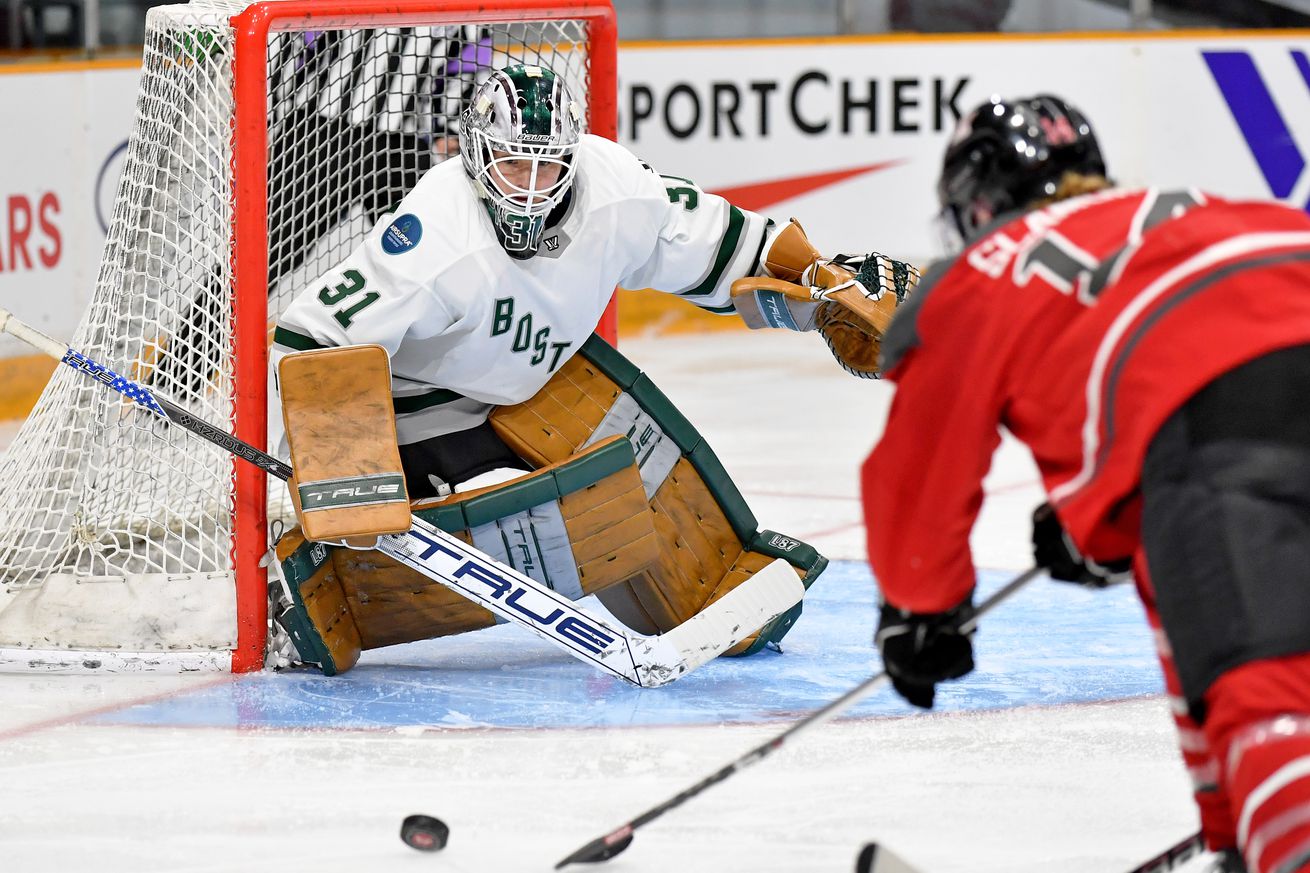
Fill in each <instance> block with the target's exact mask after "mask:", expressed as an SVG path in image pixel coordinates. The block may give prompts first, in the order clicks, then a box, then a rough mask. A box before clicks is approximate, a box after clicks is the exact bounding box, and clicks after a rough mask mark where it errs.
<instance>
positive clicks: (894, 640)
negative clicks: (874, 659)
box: [873, 598, 973, 709]
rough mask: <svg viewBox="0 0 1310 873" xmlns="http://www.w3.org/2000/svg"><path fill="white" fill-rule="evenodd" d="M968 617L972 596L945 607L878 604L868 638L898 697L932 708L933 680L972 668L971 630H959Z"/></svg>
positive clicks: (963, 673)
mask: <svg viewBox="0 0 1310 873" xmlns="http://www.w3.org/2000/svg"><path fill="white" fill-rule="evenodd" d="M972 617H973V601H972V598H967V599H965V600H964V601H963V602H961V603H960V604H959V605H958V606H956V607H955V608H953V609H950V610H947V611H946V612H909V611H907V610H904V609H897V608H896V607H894V606H892V605H891V604H889V603H885V602H884V603H883V605H882V612H881V613H880V615H879V617H878V631H877V633H876V634H875V635H874V638H873V641H874V643H875V644H876V645H877V646H878V651H879V652H880V653H881V654H882V663H883V667H884V668H885V669H886V670H887V675H888V676H890V677H891V680H892V686H893V687H894V688H895V689H896V691H897V693H899V694H900V695H901V697H904V698H905V699H906V700H908V701H909V702H910V703H912V704H914V705H915V706H919V707H922V708H924V709H932V699H933V694H934V693H935V691H936V686H937V683H938V682H942V681H944V680H946V679H959V678H960V677H961V676H964V675H967V674H968V673H969V672H971V671H972V670H973V644H972V643H970V642H969V633H971V631H969V632H965V631H961V630H960V626H961V625H962V624H964V623H965V622H966V621H968V620H969V619H970V618H972Z"/></svg>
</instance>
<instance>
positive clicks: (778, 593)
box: [0, 309, 805, 688]
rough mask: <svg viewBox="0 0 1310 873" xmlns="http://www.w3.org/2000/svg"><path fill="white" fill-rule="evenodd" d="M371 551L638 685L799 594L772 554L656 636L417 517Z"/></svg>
mask: <svg viewBox="0 0 1310 873" xmlns="http://www.w3.org/2000/svg"><path fill="white" fill-rule="evenodd" d="M0 333H8V334H10V335H12V336H15V337H17V338H18V339H20V340H22V341H23V342H26V343H28V344H29V345H31V346H32V347H34V348H36V349H38V350H40V351H41V352H44V353H45V354H47V355H50V356H51V357H53V358H57V359H58V360H59V361H61V362H62V363H65V364H67V365H68V366H70V367H72V368H73V369H74V370H76V371H78V372H79V373H82V374H84V375H87V376H89V377H91V378H92V379H95V380H96V381H97V382H100V383H101V384H102V385H104V386H105V387H107V388H109V389H111V390H113V391H117V392H118V393H119V394H122V395H123V396H124V397H127V398H128V399H130V400H132V401H134V402H135V403H136V404H138V405H139V406H142V407H144V408H145V409H148V410H149V411H151V412H153V413H154V414H155V415H158V416H160V417H161V418H163V419H164V420H166V421H167V422H168V423H169V424H171V425H175V426H177V427H181V428H183V429H185V430H187V431H190V432H191V433H193V434H195V435H196V436H199V437H201V438H202V439H205V440H207V441H209V442H211V443H213V444H214V445H216V446H218V447H219V448H221V449H223V450H224V451H226V452H229V453H231V454H233V455H235V456H237V457H238V458H241V459H243V460H245V461H248V462H249V463H251V464H254V465H255V466H257V467H259V468H260V469H261V470H264V471H265V472H266V473H269V474H271V475H273V476H276V477H277V478H279V479H281V480H282V481H284V482H285V481H287V480H288V479H290V478H291V473H292V470H291V467H290V466H288V465H287V464H284V463H283V462H282V461H279V460H278V459H277V458H275V457H273V456H272V455H269V454H267V453H266V452H263V451H260V450H259V449H257V448H255V447H254V446H252V445H250V444H249V443H246V442H244V441H242V440H239V439H237V438H236V437H235V436H233V435H231V434H229V433H227V432H226V431H224V430H221V429H219V428H217V427H215V426H213V425H212V424H209V423H208V422H205V421H202V420H200V419H198V418H196V417H195V416H193V415H191V414H190V413H189V412H187V411H186V410H185V409H183V408H181V407H180V406H178V405H177V404H175V403H171V402H169V401H168V400H166V399H164V398H163V397H159V396H158V395H156V394H154V393H153V392H151V391H150V390H149V389H148V388H146V387H144V386H143V385H139V384H137V383H136V382H133V381H131V380H129V379H127V378H125V377H123V376H120V375H119V374H117V373H115V372H114V371H112V370H110V369H108V368H107V367H105V366H103V365H102V364H99V363H97V362H95V361H93V360H91V359H90V358H88V357H86V356H85V355H83V354H81V353H80V352H78V351H76V350H75V349H72V348H69V347H67V346H65V345H63V344H62V343H60V342H59V341H58V340H55V339H53V338H52V337H49V336H47V335H46V334H44V333H41V332H40V331H38V330H36V329H35V328H33V327H31V326H30V325H27V324H24V323H23V322H22V321H20V320H19V319H18V318H16V317H15V316H14V315H13V313H11V312H9V311H8V310H6V309H0ZM378 550H379V551H381V552H382V553H383V554H385V555H387V556H389V557H391V558H393V559H394V560H396V561H399V562H400V563H402V564H404V565H405V566H407V567H409V568H411V569H413V570H415V571H416V572H418V573H421V574H423V575H424V576H427V577H428V578H429V579H432V580H434V581H436V582H438V583H440V584H442V585H444V586H446V587H447V588H450V589H452V590H454V591H457V592H459V593H460V594H462V595H463V596H465V597H467V598H468V599H469V600H472V601H474V602H476V603H479V604H481V605H483V606H485V607H486V608H487V609H489V610H491V611H492V612H494V613H495V614H496V615H499V616H501V617H502V618H504V619H506V620H508V621H510V622H513V623H515V624H519V625H522V626H523V627H526V628H528V629H529V630H531V631H533V632H535V633H536V634H537V635H538V636H540V637H542V638H544V639H545V640H547V641H549V642H551V643H553V644H554V645H556V646H558V647H560V648H561V649H564V650H565V651H566V652H568V653H569V654H571V655H573V656H574V657H576V658H579V659H580V660H583V661H586V662H587V663H589V664H591V665H593V666H595V667H597V668H599V669H601V670H603V671H605V672H607V673H612V674H613V675H615V676H618V677H619V678H621V679H625V680H627V681H628V682H631V683H632V684H634V685H639V686H642V687H646V688H651V687H656V686H660V685H665V684H667V683H669V682H672V681H674V680H675V679H678V678H679V677H681V676H685V675H686V674H687V673H689V672H691V671H692V670H694V669H696V668H697V667H699V666H700V665H701V664H704V663H705V662H706V661H709V660H711V659H713V658H715V657H717V656H718V655H719V654H721V653H723V652H724V651H726V650H728V649H730V648H731V647H732V646H734V645H736V644H737V643H739V642H740V641H741V640H742V639H744V638H745V637H747V636H749V635H750V634H752V633H754V632H755V631H756V630H757V629H759V628H760V627H762V626H763V625H764V624H766V623H767V622H769V621H771V620H773V619H774V618H776V617H777V616H778V615H781V614H782V613H783V612H785V611H786V610H788V609H790V608H791V607H792V606H795V605H796V604H797V603H798V602H799V601H800V599H801V597H802V596H803V595H804V593H805V588H804V585H802V583H801V580H800V578H799V577H798V576H797V575H796V571H795V570H793V569H792V567H791V565H790V564H788V563H787V562H786V561H783V560H782V559H775V560H774V561H773V562H772V563H770V564H769V565H768V566H767V567H765V568H764V569H762V570H760V571H759V572H757V573H756V574H755V575H754V576H752V577H751V579H750V581H749V582H748V583H746V584H743V585H740V586H738V587H737V588H735V589H734V590H732V591H731V592H729V593H728V594H726V595H725V596H724V597H722V598H720V599H719V600H718V601H716V602H715V603H714V604H713V605H711V606H709V607H707V608H706V609H704V610H702V611H701V612H700V613H698V614H697V615H694V616H692V617H691V618H689V619H688V620H687V621H685V622H683V623H682V624H680V625H678V626H677V627H675V628H673V629H671V630H669V631H667V632H665V633H663V634H660V635H658V636H643V635H641V634H638V633H635V632H633V631H631V630H629V629H627V628H625V627H622V626H621V625H620V626H618V627H616V626H615V624H613V623H609V622H606V621H603V620H601V619H599V618H596V617H595V616H593V615H591V614H590V613H588V612H586V611H585V610H583V609H580V608H579V607H578V606H577V605H575V604H574V603H573V601H571V600H569V599H568V598H566V597H564V596H563V595H561V594H558V593H556V592H554V591H551V590H550V589H549V588H546V587H545V586H543V585H541V584H539V583H537V582H536V581H535V580H533V579H531V578H529V577H528V576H526V575H524V574H522V573H520V572H519V571H518V570H515V569H514V568H513V567H509V566H506V565H505V564H502V563H500V562H499V561H496V560H494V559H492V558H490V557H488V556H487V555H484V554H483V553H482V552H480V551H478V550H477V549H475V548H473V547H472V546H469V545H467V544H466V543H464V542H463V541H462V540H459V539H457V538H456V537H454V536H451V535H450V534H448V533H446V532H445V531H443V530H440V529H439V528H437V527H434V526H433V525H431V524H429V523H428V522H426V521H424V520H422V519H421V518H418V517H414V518H413V527H411V528H410V529H409V531H408V532H406V533H403V534H395V535H391V536H385V537H382V538H381V542H380V544H379V546H378Z"/></svg>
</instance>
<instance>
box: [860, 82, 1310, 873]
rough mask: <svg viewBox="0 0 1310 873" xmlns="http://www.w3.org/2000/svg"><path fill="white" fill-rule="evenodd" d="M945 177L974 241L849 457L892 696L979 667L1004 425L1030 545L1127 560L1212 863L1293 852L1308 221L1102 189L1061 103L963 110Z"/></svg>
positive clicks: (1280, 210) (932, 293)
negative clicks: (1036, 477)
mask: <svg viewBox="0 0 1310 873" xmlns="http://www.w3.org/2000/svg"><path fill="white" fill-rule="evenodd" d="M939 195H940V197H941V201H942V205H943V208H944V216H945V217H947V218H948V219H949V224H950V225H951V226H953V228H954V229H955V230H956V231H958V233H959V235H960V236H961V237H962V241H963V243H964V244H965V248H964V250H963V252H962V253H961V254H959V256H958V257H956V258H954V259H953V260H950V261H949V262H945V263H942V264H939V265H937V266H935V267H934V268H932V269H931V270H929V271H928V272H927V273H925V275H924V277H923V280H922V282H921V283H920V285H919V288H918V290H917V292H916V293H915V294H914V295H912V296H911V297H910V298H909V299H908V300H907V301H906V303H905V304H903V305H902V306H901V308H900V309H899V310H898V312H897V315H896V317H895V319H894V320H893V322H892V326H891V328H890V330H889V332H888V335H887V337H886V339H885V341H884V343H883V347H882V362H881V364H882V370H883V372H884V374H885V375H886V376H887V378H890V379H892V380H893V381H895V382H896V383H897V386H898V387H897V391H896V396H895V399H894V401H893V403H892V408H891V413H890V416H889V418H888V422H887V427H886V431H885V433H884V434H883V437H882V439H881V441H880V442H879V443H878V445H877V447H876V448H875V449H874V451H873V453H872V454H871V455H870V456H869V459H868V460H867V461H866V462H865V464H864V467H863V470H862V481H863V494H864V507H865V521H866V524H867V528H868V546H869V558H870V562H871V564H872V566H873V570H874V573H875V574H876V575H877V578H878V581H879V584H880V586H881V590H882V596H883V598H884V600H883V604H882V607H881V615H880V622H879V627H878V632H877V644H878V647H879V649H880V651H881V652H882V656H883V660H884V663H885V665H886V668H887V671H888V673H889V674H890V675H891V677H892V678H893V682H894V684H895V686H896V688H897V690H898V691H899V692H900V693H901V694H902V695H903V696H904V697H905V698H906V699H907V700H909V701H910V702H911V703H914V704H916V705H919V706H924V707H929V706H931V705H932V698H933V688H934V685H935V683H937V682H939V681H942V680H945V679H953V678H958V677H960V676H963V675H964V674H966V673H968V672H969V671H970V670H971V669H972V668H973V652H972V646H971V643H970V641H969V638H968V636H967V635H965V634H963V633H961V632H960V626H961V624H962V623H963V622H964V621H965V620H966V619H967V618H968V617H969V616H970V614H971V612H972V605H971V603H972V592H973V588H974V567H973V563H972V560H971V558H970V554H969V532H970V529H971V528H972V526H973V523H974V520H975V518H976V516H977V513H978V509H979V506H980V504H981V502H982V497H983V492H982V479H983V476H984V474H985V473H986V472H987V469H988V467H989V465H990V463H991V456H992V453H993V451H994V450H995V448H996V446H997V444H998V443H999V435H998V428H999V427H1001V426H1004V427H1005V428H1007V429H1009V430H1010V431H1011V432H1012V433H1013V434H1014V435H1015V436H1017V437H1018V438H1019V439H1020V440H1022V441H1023V442H1024V443H1026V444H1027V445H1028V447H1029V448H1030V449H1032V452H1033V455H1034V457H1035V458H1036V461H1037V464H1038V467H1039V468H1040V470H1041V474H1042V478H1043V483H1044V485H1045V488H1046V491H1047V493H1048V495H1049V503H1047V504H1044V505H1043V506H1042V507H1040V508H1039V509H1038V511H1037V513H1036V514H1035V516H1034V522H1035V523H1034V547H1035V553H1036V556H1037V560H1038V563H1039V564H1041V565H1042V566H1044V567H1046V568H1047V569H1048V570H1049V571H1050V573H1051V575H1052V576H1055V577H1056V578H1061V579H1067V580H1069V581H1077V582H1082V583H1084V584H1093V585H1102V584H1105V583H1106V582H1108V581H1110V580H1111V579H1112V578H1113V577H1115V575H1116V574H1122V573H1123V572H1125V571H1127V570H1128V569H1129V568H1130V567H1131V570H1132V572H1133V575H1134V577H1135V579H1136V584H1137V588H1138V590H1139V592H1140V594H1141V597H1142V600H1143V601H1144V602H1145V604H1146V608H1147V613H1148V616H1149V618H1150V622H1151V626H1152V628H1153V629H1154V630H1155V632H1156V633H1155V636H1156V639H1157V641H1158V643H1157V644H1158V648H1159V652H1160V659H1161V662H1162V664H1163V667H1164V673H1165V677H1166V684H1167V687H1168V690H1169V696H1170V701H1171V702H1172V704H1173V710H1174V713H1175V716H1176V718H1177V721H1178V729H1179V733H1180V741H1181V746H1182V750H1183V756H1184V758H1185V761H1186V763H1187V766H1188V769H1189V770H1190V772H1191V775H1192V777H1193V780H1194V783H1195V787H1196V799H1197V802H1198V804H1199V805H1200V808H1201V816H1202V827H1203V830H1204V831H1205V835H1206V838H1207V841H1208V842H1209V844H1210V846H1211V847H1212V848H1213V849H1216V850H1219V851H1221V852H1223V858H1224V859H1223V861H1222V862H1221V865H1222V866H1221V868H1220V869H1224V870H1233V871H1240V870H1250V871H1259V873H1293V871H1310V216H1307V215H1306V214H1305V213H1303V212H1300V211H1298V210H1295V209H1290V208H1287V207H1284V206H1280V205H1276V204H1271V203H1239V202H1231V201H1225V200H1222V199H1219V198H1216V197H1212V196H1209V195H1207V194H1203V193H1201V192H1199V191H1194V190H1185V191H1163V190H1157V189H1145V190H1128V189H1122V188H1115V187H1113V186H1112V185H1111V184H1110V183H1109V182H1108V181H1107V180H1106V178H1105V166H1104V163H1103V161H1102V158H1101V153H1100V150H1099V148H1098V146H1097V143H1096V140H1095V137H1094V135H1093V134H1092V131H1091V127H1090V125H1089V124H1088V123H1087V121H1086V119H1085V118H1084V117H1083V116H1082V115H1081V114H1080V113H1078V112H1077V111H1076V110H1074V109H1073V108H1071V107H1069V106H1068V105H1067V104H1065V103H1064V102H1063V101H1061V100H1059V99H1057V98H1053V97H1036V98H1033V99H1025V100H1017V101H1008V102H1001V101H994V102H991V103H988V104H985V105H984V106H982V107H980V108H978V109H977V110H975V111H974V112H973V113H971V114H970V115H968V116H967V117H966V118H965V119H963V121H962V122H961V125H960V127H959V129H958V130H957V132H956V133H955V135H954V137H953V139H952V141H951V145H950V146H949V148H948V150H947V153H946V158H945V166H944V169H943V173H942V179H941V183H940V187H939ZM1243 864H1245V866H1243Z"/></svg>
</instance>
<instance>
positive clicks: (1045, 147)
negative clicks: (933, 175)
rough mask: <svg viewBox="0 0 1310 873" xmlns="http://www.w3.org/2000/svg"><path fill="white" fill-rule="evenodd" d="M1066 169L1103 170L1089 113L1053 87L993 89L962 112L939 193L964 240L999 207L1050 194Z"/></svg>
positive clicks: (948, 220) (951, 227)
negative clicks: (1009, 94)
mask: <svg viewBox="0 0 1310 873" xmlns="http://www.w3.org/2000/svg"><path fill="white" fill-rule="evenodd" d="M1068 171H1075V172H1079V173H1086V174H1088V175H1093V174H1096V175H1102V176H1104V175H1105V161H1104V160H1103V159H1102V158H1101V148H1100V146H1098V145H1097V143H1096V135H1095V134H1093V133H1092V126H1091V124H1089V123H1088V121H1087V118H1086V117H1085V116H1084V115H1083V114H1082V113H1081V112H1079V111H1078V110H1077V109H1075V108H1074V107H1072V106H1070V105H1069V104H1068V103H1066V102H1064V101H1063V100H1061V99H1060V98H1059V97H1053V96H1051V95H1049V94H1040V95H1038V96H1036V97H1026V98H1020V99H1017V100H1002V99H1001V98H1000V97H993V98H992V99H991V100H989V101H988V102H986V103H984V104H983V105H981V106H979V107H978V108H977V109H974V110H973V111H972V112H970V113H969V114H967V115H965V116H964V117H963V118H961V119H960V123H959V124H958V125H957V126H956V128H955V133H954V134H952V136H951V143H950V145H949V146H947V148H946V157H945V158H944V159H943V161H942V175H941V179H940V180H939V181H938V183H937V199H938V200H939V201H940V203H941V208H942V219H943V223H944V224H945V225H946V228H947V230H948V232H952V231H953V232H954V233H958V234H959V237H960V240H961V241H962V242H965V243H968V242H971V241H972V240H973V237H974V236H975V235H976V234H977V232H978V231H979V229H981V228H982V226H983V225H985V224H987V223H988V222H989V221H991V220H992V219H993V218H995V217H996V216H997V215H1000V214H1001V213H1003V212H1008V211H1011V210H1014V209H1022V208H1024V207H1026V206H1029V205H1030V204H1032V203H1034V202H1036V201H1038V200H1041V199H1042V198H1044V197H1050V196H1052V195H1053V194H1055V192H1056V188H1057V187H1058V186H1059V184H1060V179H1061V177H1063V176H1064V174H1065V173H1066V172H1068Z"/></svg>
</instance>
